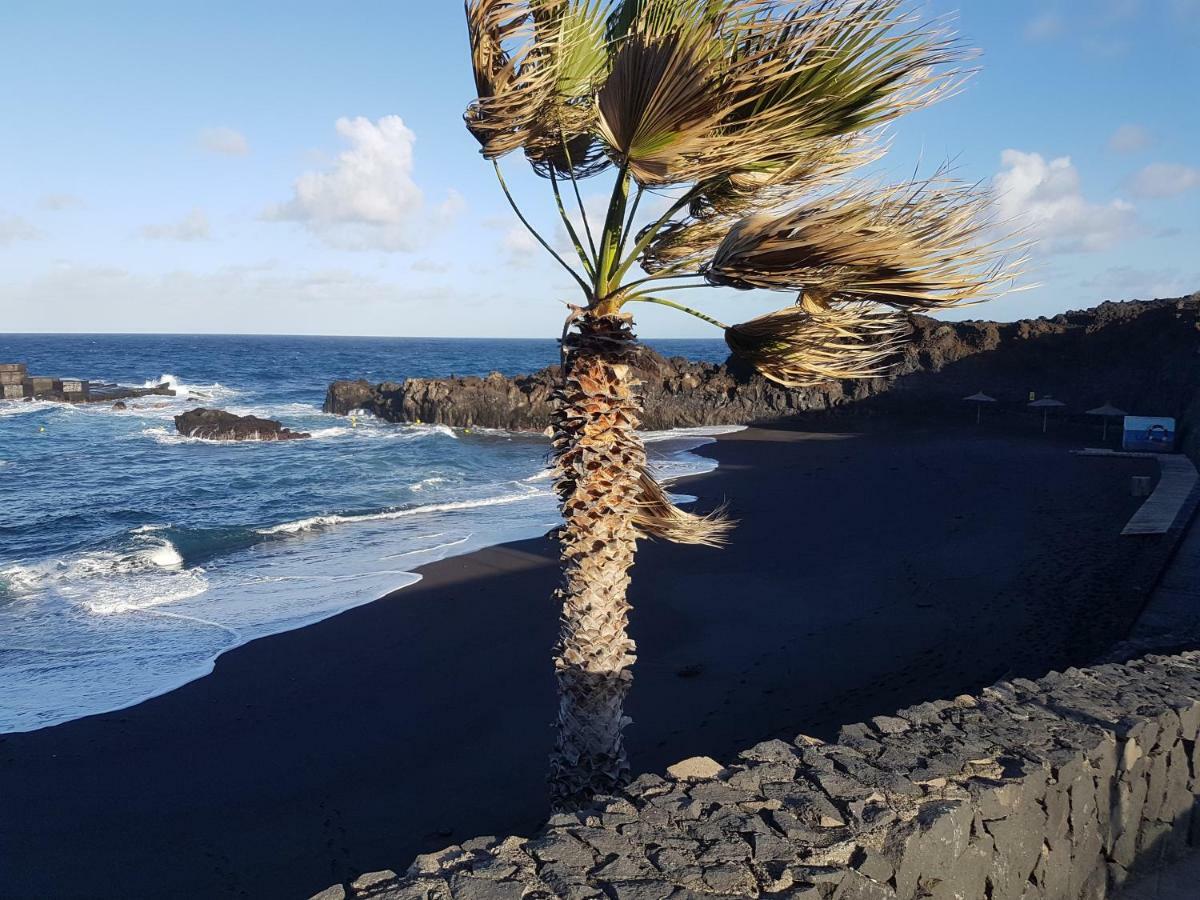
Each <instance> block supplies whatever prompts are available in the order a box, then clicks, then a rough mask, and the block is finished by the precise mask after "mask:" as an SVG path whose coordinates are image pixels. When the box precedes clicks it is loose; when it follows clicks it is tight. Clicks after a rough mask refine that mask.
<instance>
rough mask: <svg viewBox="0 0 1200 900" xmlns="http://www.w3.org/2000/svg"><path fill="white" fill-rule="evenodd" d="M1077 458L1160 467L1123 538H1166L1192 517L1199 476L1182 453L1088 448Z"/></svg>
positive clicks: (1199, 481)
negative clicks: (1148, 462)
mask: <svg viewBox="0 0 1200 900" xmlns="http://www.w3.org/2000/svg"><path fill="white" fill-rule="evenodd" d="M1073 452H1074V453H1075V455H1076V456H1108V457H1114V456H1115V457H1121V458H1132V459H1153V460H1155V461H1156V462H1157V463H1158V468H1159V472H1160V477H1159V480H1158V484H1157V485H1156V486H1155V488H1154V493H1152V494H1151V495H1150V496H1149V497H1148V498H1147V499H1146V502H1145V503H1143V504H1142V505H1141V506H1140V507H1139V508H1138V511H1137V512H1136V513H1134V514H1133V518H1131V519H1130V520H1129V523H1128V524H1127V525H1126V526H1125V528H1124V529H1123V530H1122V531H1121V534H1166V533H1167V532H1168V531H1170V530H1171V529H1172V528H1178V527H1182V526H1183V525H1184V524H1186V523H1185V522H1183V521H1182V519H1184V518H1186V517H1187V516H1188V515H1189V514H1190V510H1189V509H1188V506H1189V504H1190V503H1192V502H1194V500H1195V495H1196V492H1197V490H1198V489H1200V473H1198V472H1197V471H1196V467H1195V465H1193V464H1192V461H1191V460H1190V459H1188V458H1187V457H1186V456H1185V455H1184V454H1182V453H1133V452H1130V451H1128V450H1106V449H1101V448H1094V447H1089V448H1087V449H1086V450H1075V451H1073Z"/></svg>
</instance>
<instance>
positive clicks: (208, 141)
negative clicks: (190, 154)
mask: <svg viewBox="0 0 1200 900" xmlns="http://www.w3.org/2000/svg"><path fill="white" fill-rule="evenodd" d="M200 146H201V147H202V148H204V149H205V150H207V151H208V152H209V153H220V154H222V155H224V156H245V155H246V154H247V153H249V152H250V144H249V143H248V142H247V141H246V136H245V135H244V134H242V133H241V132H240V131H235V130H234V129H232V128H230V127H228V126H227V125H221V126H218V127H217V128H204V129H202V130H201V131H200Z"/></svg>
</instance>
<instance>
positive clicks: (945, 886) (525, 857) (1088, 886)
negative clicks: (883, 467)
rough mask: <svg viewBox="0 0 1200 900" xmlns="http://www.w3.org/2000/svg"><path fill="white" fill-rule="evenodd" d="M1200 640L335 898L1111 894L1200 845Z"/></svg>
mask: <svg viewBox="0 0 1200 900" xmlns="http://www.w3.org/2000/svg"><path fill="white" fill-rule="evenodd" d="M1198 738H1200V652H1188V653H1183V654H1180V655H1177V656H1148V657H1146V658H1144V659H1140V660H1134V661H1131V662H1129V663H1125V664H1109V665H1100V666H1095V667H1092V668H1087V669H1068V670H1067V671H1065V672H1062V673H1051V674H1050V675H1047V676H1046V677H1045V678H1042V679H1040V680H1038V681H1036V682H1035V681H1028V680H1024V679H1016V680H1014V681H1012V682H1000V683H998V684H996V685H995V686H993V687H991V688H986V689H984V690H983V691H982V692H981V693H980V694H979V695H978V696H968V695H963V696H959V697H956V698H954V699H953V700H939V701H934V702H928V703H922V704H920V705H919V706H915V707H910V708H909V709H905V710H901V711H900V712H898V713H897V714H896V715H894V716H878V717H876V718H874V719H872V720H871V721H870V722H868V723H859V724H855V725H850V726H846V727H844V728H843V729H842V731H841V734H840V736H839V738H838V740H837V742H836V743H832V744H826V743H823V742H821V741H818V740H816V739H813V738H808V737H805V736H803V735H801V736H800V737H797V738H796V739H795V740H794V741H791V742H785V741H780V740H775V741H768V742H765V743H762V744H758V745H756V746H754V747H751V748H750V749H748V750H746V751H745V752H743V753H741V754H740V756H739V759H738V760H737V761H736V762H734V763H732V764H730V765H727V766H723V765H721V764H719V763H717V762H715V761H713V760H710V759H705V758H699V759H693V760H686V761H684V762H682V763H679V764H677V765H676V766H672V767H671V768H670V769H669V770H668V772H667V777H660V776H656V775H644V776H642V777H640V778H638V779H637V780H636V781H634V782H633V783H632V784H631V785H630V786H629V787H628V788H627V789H626V790H625V791H624V792H623V793H622V794H621V795H619V796H613V797H606V798H600V799H599V801H598V802H597V804H596V805H595V806H594V808H592V809H589V810H587V811H584V812H581V813H579V814H571V815H559V816H555V817H553V818H551V819H550V820H549V822H548V823H547V825H546V826H545V828H544V829H543V830H542V831H541V832H539V833H538V834H537V835H535V836H534V837H533V838H521V837H505V838H499V839H498V838H494V837H484V838H478V839H476V840H471V841H466V842H464V843H463V844H461V845H456V846H453V847H449V848H447V849H445V850H443V851H441V852H440V853H431V854H427V855H423V856H419V857H417V859H416V861H415V862H414V863H413V864H412V866H411V867H410V868H409V869H408V871H407V872H406V873H405V874H403V875H397V874H396V873H394V872H391V871H384V872H375V873H370V874H367V875H363V876H362V877H360V878H358V879H357V880H356V881H354V882H353V883H351V884H349V885H335V886H333V887H331V888H329V889H328V890H326V891H324V892H322V893H321V894H319V895H317V897H318V898H319V900H343V898H347V897H350V898H355V900H360V898H380V900H416V898H423V900H435V898H437V900H467V898H470V900H480V898H497V900H499V898H505V900H508V898H511V900H520V898H578V900H584V898H589V900H590V898H596V900H600V898H607V900H612V898H615V900H632V898H637V900H642V898H646V900H665V898H672V900H682V898H696V897H705V896H712V897H726V898H730V897H781V898H782V897H788V898H797V900H800V898H803V900H916V898H935V900H951V898H957V900H982V898H990V900H1101V898H1104V897H1107V896H1110V892H1111V891H1113V890H1115V889H1116V888H1118V887H1119V886H1121V885H1122V884H1124V883H1125V881H1126V880H1127V879H1129V878H1130V877H1131V875H1137V874H1139V873H1141V872H1143V871H1147V870H1150V869H1153V868H1155V867H1156V866H1159V865H1161V864H1162V863H1163V862H1164V861H1165V860H1169V859H1171V858H1173V857H1174V856H1176V855H1177V854H1179V853H1181V852H1182V851H1183V850H1184V849H1185V848H1187V847H1188V846H1189V845H1191V846H1196V845H1197V844H1200V811H1198V810H1200V804H1198V802H1197V799H1198V798H1200V740H1198Z"/></svg>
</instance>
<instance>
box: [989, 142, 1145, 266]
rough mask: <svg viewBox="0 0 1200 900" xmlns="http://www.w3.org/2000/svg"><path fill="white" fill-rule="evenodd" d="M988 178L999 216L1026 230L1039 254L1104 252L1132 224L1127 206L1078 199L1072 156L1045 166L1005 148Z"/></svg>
mask: <svg viewBox="0 0 1200 900" xmlns="http://www.w3.org/2000/svg"><path fill="white" fill-rule="evenodd" d="M1000 159H1001V164H1002V168H1001V170H1000V171H999V172H998V173H997V174H996V176H995V178H994V179H993V180H992V185H993V188H994V190H995V194H996V205H997V208H998V210H999V212H1000V215H1001V216H1002V217H1003V218H1004V219H1005V220H1009V221H1012V222H1013V223H1015V224H1018V225H1023V226H1025V227H1026V228H1027V229H1028V231H1029V235H1030V237H1031V238H1033V239H1035V240H1036V241H1038V242H1039V245H1038V247H1037V249H1039V250H1041V251H1042V252H1044V253H1066V252H1074V251H1096V250H1105V249H1107V248H1109V247H1111V246H1113V245H1114V244H1116V243H1117V241H1119V240H1120V239H1121V238H1122V237H1124V236H1125V235H1127V234H1128V233H1129V232H1130V231H1131V230H1132V229H1133V228H1134V225H1135V222H1136V216H1135V213H1134V208H1133V206H1132V204H1130V203H1127V202H1126V201H1124V200H1120V199H1116V200H1112V201H1110V202H1108V203H1092V202H1090V201H1088V200H1087V199H1086V198H1085V197H1084V196H1083V190H1082V185H1081V182H1080V178H1079V172H1078V170H1077V169H1076V168H1075V166H1074V165H1072V164H1071V158H1070V157H1068V156H1061V157H1058V158H1057V159H1052V160H1050V161H1049V162H1047V161H1046V160H1045V159H1044V158H1043V157H1042V155H1041V154H1039V153H1024V152H1022V151H1020V150H1005V151H1004V152H1003V154H1001V157H1000Z"/></svg>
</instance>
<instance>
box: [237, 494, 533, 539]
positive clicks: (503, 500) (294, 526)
mask: <svg viewBox="0 0 1200 900" xmlns="http://www.w3.org/2000/svg"><path fill="white" fill-rule="evenodd" d="M546 496H549V494H548V493H547V492H545V491H537V490H532V489H527V490H524V491H522V492H521V493H519V494H501V495H499V496H496V497H485V498H482V499H479V500H455V501H451V502H449V503H430V504H427V505H425V506H413V507H409V508H408V509H391V510H385V511H384V512H377V513H362V514H361V515H349V516H342V515H336V514H331V515H327V516H310V517H309V518H307V519H300V520H298V521H295V522H284V523H283V524H281V525H272V526H270V527H269V528H260V529H258V533H259V534H302V533H303V532H306V531H315V530H317V529H321V528H330V527H332V526H334V525H349V524H353V523H360V522H388V521H391V520H393V519H406V518H408V517H410V516H421V515H428V514H430V513H439V512H453V511H456V510H463V509H481V508H482V507H485V506H503V505H507V504H509V503H521V502H523V501H526V500H532V499H534V498H536V497H546Z"/></svg>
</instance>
